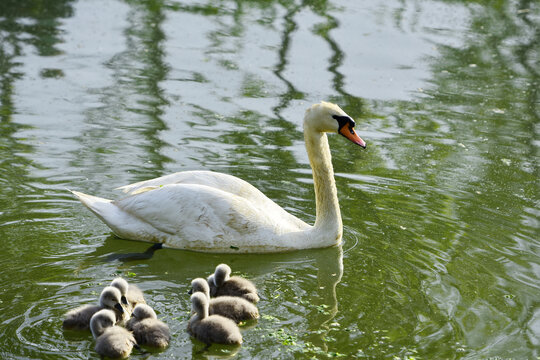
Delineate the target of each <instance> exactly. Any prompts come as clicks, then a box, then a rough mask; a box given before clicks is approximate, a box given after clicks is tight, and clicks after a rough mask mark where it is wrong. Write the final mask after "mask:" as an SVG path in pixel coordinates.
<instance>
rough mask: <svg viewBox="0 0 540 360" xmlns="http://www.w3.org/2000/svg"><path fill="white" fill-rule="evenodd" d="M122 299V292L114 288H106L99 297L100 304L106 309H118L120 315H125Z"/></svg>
mask: <svg viewBox="0 0 540 360" xmlns="http://www.w3.org/2000/svg"><path fill="white" fill-rule="evenodd" d="M121 299H122V294H121V293H120V290H118V289H117V288H115V287H112V286H106V287H105V288H104V289H103V291H102V292H101V295H100V296H99V304H100V305H101V306H102V307H105V308H109V309H116V310H118V311H119V312H120V314H123V313H124V308H123V307H122V304H120V302H121V301H122V300H121Z"/></svg>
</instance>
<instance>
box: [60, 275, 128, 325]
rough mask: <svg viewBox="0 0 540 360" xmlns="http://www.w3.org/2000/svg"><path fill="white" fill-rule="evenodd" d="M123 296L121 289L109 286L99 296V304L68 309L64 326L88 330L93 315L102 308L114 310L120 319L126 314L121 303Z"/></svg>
mask: <svg viewBox="0 0 540 360" xmlns="http://www.w3.org/2000/svg"><path fill="white" fill-rule="evenodd" d="M121 297H122V295H121V294H120V290H118V289H117V288H115V287H111V286H107V287H105V288H104V289H103V291H102V292H101V295H100V296H99V305H83V306H79V307H77V308H75V309H72V310H70V311H68V312H67V313H66V314H65V319H64V322H63V323H62V326H63V327H64V329H73V330H87V329H88V328H89V327H90V319H91V318H92V315H94V314H95V313H96V312H98V311H99V310H101V309H110V310H114V314H115V316H116V319H117V320H118V321H120V320H122V319H123V318H124V317H125V315H126V311H125V310H124V308H123V307H122V305H121Z"/></svg>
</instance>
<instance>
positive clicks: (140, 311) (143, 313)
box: [131, 304, 157, 321]
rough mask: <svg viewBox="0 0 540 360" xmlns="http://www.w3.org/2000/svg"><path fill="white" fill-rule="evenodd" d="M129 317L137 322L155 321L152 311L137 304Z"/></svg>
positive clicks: (154, 314)
mask: <svg viewBox="0 0 540 360" xmlns="http://www.w3.org/2000/svg"><path fill="white" fill-rule="evenodd" d="M131 315H132V316H133V317H134V318H136V319H137V320H139V321H141V320H143V319H157V315H156V312H155V311H154V309H152V308H151V307H150V306H148V305H146V304H137V305H136V306H135V308H134V309H133V313H132V314H131Z"/></svg>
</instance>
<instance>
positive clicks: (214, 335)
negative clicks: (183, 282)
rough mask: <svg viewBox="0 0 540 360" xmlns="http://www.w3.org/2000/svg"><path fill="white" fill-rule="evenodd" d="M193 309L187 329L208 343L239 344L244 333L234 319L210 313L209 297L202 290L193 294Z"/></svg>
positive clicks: (195, 336)
mask: <svg viewBox="0 0 540 360" xmlns="http://www.w3.org/2000/svg"><path fill="white" fill-rule="evenodd" d="M191 310H192V312H194V313H195V315H193V316H192V317H191V319H189V322H188V327H187V331H188V333H189V334H190V335H192V336H193V337H194V338H196V339H198V340H199V341H202V342H204V343H206V344H208V345H209V344H212V343H217V344H227V345H239V344H241V343H242V334H240V329H238V326H237V325H236V323H235V322H234V321H232V320H231V319H227V318H226V317H223V316H220V315H208V298H207V297H206V296H205V295H204V294H203V293H201V292H196V293H195V294H193V295H191Z"/></svg>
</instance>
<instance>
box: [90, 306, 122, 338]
mask: <svg viewBox="0 0 540 360" xmlns="http://www.w3.org/2000/svg"><path fill="white" fill-rule="evenodd" d="M115 322H116V317H115V315H114V313H113V312H112V310H108V309H103V310H99V311H98V312H97V313H95V314H94V315H92V318H91V319H90V331H92V335H93V336H94V338H97V337H99V336H100V335H101V334H103V332H104V331H105V329H106V328H108V327H111V326H113V325H114V323H115Z"/></svg>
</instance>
